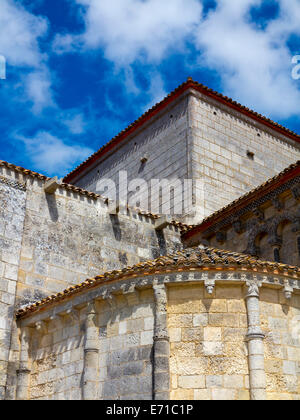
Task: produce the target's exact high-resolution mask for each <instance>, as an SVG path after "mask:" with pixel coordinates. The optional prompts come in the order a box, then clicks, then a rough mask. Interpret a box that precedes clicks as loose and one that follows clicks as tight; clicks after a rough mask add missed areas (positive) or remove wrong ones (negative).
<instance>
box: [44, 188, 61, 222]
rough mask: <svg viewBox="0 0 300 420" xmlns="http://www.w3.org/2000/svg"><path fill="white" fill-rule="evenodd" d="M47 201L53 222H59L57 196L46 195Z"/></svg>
mask: <svg viewBox="0 0 300 420" xmlns="http://www.w3.org/2000/svg"><path fill="white" fill-rule="evenodd" d="M46 201H47V204H48V210H49V215H50V217H51V220H52V222H57V221H58V218H59V215H58V208H57V203H56V198H55V195H54V194H46Z"/></svg>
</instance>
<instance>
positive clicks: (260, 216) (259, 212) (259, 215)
mask: <svg viewBox="0 0 300 420" xmlns="http://www.w3.org/2000/svg"><path fill="white" fill-rule="evenodd" d="M252 212H253V214H254V216H256V217H257V218H258V220H259V221H260V222H262V221H263V220H264V219H265V214H264V212H263V211H262V210H261V209H260V208H258V207H257V208H254V209H253V210H252Z"/></svg>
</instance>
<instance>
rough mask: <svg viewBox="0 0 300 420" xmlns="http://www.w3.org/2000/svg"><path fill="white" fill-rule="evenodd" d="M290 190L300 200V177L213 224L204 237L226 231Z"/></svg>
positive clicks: (204, 233)
mask: <svg viewBox="0 0 300 420" xmlns="http://www.w3.org/2000/svg"><path fill="white" fill-rule="evenodd" d="M288 190H291V192H292V194H293V196H294V198H295V199H296V200H299V199H300V176H298V177H296V178H293V179H291V180H290V181H288V182H286V183H284V184H283V185H281V186H280V187H278V188H276V190H274V191H272V192H270V193H268V194H266V195H264V196H263V197H261V198H259V199H257V200H253V201H252V202H251V203H249V204H248V205H246V206H245V207H243V208H240V209H239V210H237V211H235V212H234V214H232V215H230V216H228V217H224V218H223V219H222V220H220V221H219V222H217V223H215V224H213V225H212V226H210V227H209V228H208V229H207V230H206V231H205V232H203V234H202V235H203V237H208V236H210V235H211V234H212V233H216V232H218V231H220V230H222V229H224V228H225V227H228V226H229V225H233V223H234V221H235V220H237V219H240V218H241V217H242V216H244V215H246V214H247V213H249V212H254V211H255V210H257V209H258V208H259V207H260V206H262V205H264V204H265V203H266V202H267V201H272V200H273V199H276V197H278V196H279V195H280V194H282V193H284V192H287V191H288Z"/></svg>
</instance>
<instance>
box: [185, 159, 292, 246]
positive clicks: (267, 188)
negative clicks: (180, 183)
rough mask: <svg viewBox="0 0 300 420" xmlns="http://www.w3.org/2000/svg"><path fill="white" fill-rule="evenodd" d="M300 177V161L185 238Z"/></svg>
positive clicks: (203, 223) (190, 230)
mask: <svg viewBox="0 0 300 420" xmlns="http://www.w3.org/2000/svg"><path fill="white" fill-rule="evenodd" d="M299 175H300V160H299V161H298V162H296V163H294V164H292V165H290V166H289V167H288V168H286V169H284V170H283V171H282V172H280V173H279V174H278V175H276V176H274V177H273V178H271V179H269V180H268V181H266V182H265V183H263V184H262V185H259V186H258V187H257V188H254V189H253V190H251V191H249V192H248V193H247V194H245V195H243V196H241V197H240V198H238V199H236V200H235V201H233V202H231V203H230V204H228V205H227V206H225V207H223V208H221V209H220V210H218V211H216V212H215V213H213V214H211V215H210V216H208V217H206V218H205V219H204V220H203V221H202V222H201V223H200V224H198V225H194V226H190V227H189V228H188V229H186V230H185V231H184V232H183V236H184V238H185V239H187V237H191V236H193V235H194V234H196V233H198V232H201V231H203V230H205V229H207V228H208V227H209V226H211V225H212V224H213V223H216V222H217V221H218V220H219V219H220V218H222V219H224V218H225V217H226V216H228V214H232V213H233V212H234V211H236V210H237V209H238V208H241V207H246V206H247V205H248V204H249V202H251V201H254V200H257V199H258V198H260V197H263V196H265V195H266V194H268V193H269V192H271V191H273V190H275V189H276V188H278V187H279V186H280V185H282V184H284V183H285V182H287V181H289V180H290V179H293V178H296V177H297V176H299Z"/></svg>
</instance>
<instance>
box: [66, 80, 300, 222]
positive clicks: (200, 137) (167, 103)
mask: <svg viewBox="0 0 300 420" xmlns="http://www.w3.org/2000/svg"><path fill="white" fill-rule="evenodd" d="M299 141H300V136H299V135H297V134H295V133H292V132H291V131H289V130H287V129H286V128H284V127H281V126H279V125H278V124H276V123H274V122H273V121H271V120H268V119H267V118H265V117H263V116H261V115H259V114H257V113H255V112H253V111H251V110H249V109H247V108H245V107H243V106H242V105H240V104H238V103H236V102H234V101H232V100H231V99H229V98H227V97H224V96H222V95H220V94H218V93H217V92H213V91H212V90H210V89H208V88H206V87H205V86H203V85H201V84H199V83H196V82H194V81H192V80H191V79H188V81H187V82H185V83H184V84H183V85H181V86H179V87H178V88H177V89H176V90H175V91H174V92H172V93H171V94H170V95H169V96H168V97H167V98H165V99H164V100H163V101H162V102H160V103H159V104H157V105H155V106H154V107H153V108H152V109H151V110H150V111H148V112H147V113H146V114H144V115H143V116H142V117H140V118H139V119H138V120H137V121H136V122H134V123H133V124H132V125H131V126H129V127H128V128H127V129H126V130H124V131H122V132H121V133H120V134H119V135H117V136H116V137H115V138H114V139H112V140H111V141H110V142H109V143H108V144H107V145H105V146H104V147H102V148H101V149H100V150H99V151H98V152H96V153H95V154H94V155H93V156H91V157H90V158H89V159H88V160H87V161H86V162H84V163H83V164H81V165H80V166H79V167H78V168H77V169H75V170H74V171H73V172H72V173H71V174H69V175H68V176H66V178H65V181H66V182H68V183H72V184H74V185H78V186H79V187H81V188H84V189H87V190H89V191H96V190H97V182H98V181H99V180H100V179H103V178H108V179H110V180H113V181H114V182H115V183H116V185H117V186H119V174H120V171H127V176H128V182H130V181H131V180H133V179H137V178H142V179H143V180H144V181H146V183H147V185H148V191H147V193H149V191H151V186H150V183H151V180H153V179H155V180H159V181H162V180H163V179H168V180H173V179H179V180H181V181H183V180H184V179H189V180H193V189H192V192H190V191H187V195H189V194H190V195H192V197H189V198H190V199H191V203H192V204H193V206H191V205H190V202H189V203H188V205H187V206H185V205H183V206H182V212H181V213H180V214H179V216H181V220H182V221H184V222H188V223H195V222H199V221H201V220H202V219H203V218H204V217H206V216H208V215H210V214H211V213H213V212H214V211H216V210H219V209H220V208H222V207H223V206H225V205H227V204H228V203H230V202H231V201H233V200H235V199H236V198H238V197H240V196H241V195H243V194H244V193H246V192H248V191H249V190H251V189H253V188H254V187H257V186H258V185H260V184H262V183H263V182H265V181H266V180H267V179H269V178H271V177H272V176H274V175H276V174H277V173H279V172H280V171H282V170H283V169H284V168H286V167H287V166H289V165H290V164H292V163H294V162H295V161H296V160H297V159H299V157H300V145H299ZM182 184H183V182H182ZM124 188H125V187H124V185H122V186H121V187H120V190H121V192H122V191H123V190H124ZM101 192H102V191H101ZM108 195H109V191H108ZM141 195H142V193H141ZM162 195H163V196H162V197H161V202H160V203H159V204H160V205H158V203H157V202H156V197H153V200H154V203H152V207H153V205H154V208H151V206H150V204H149V209H148V210H149V211H151V210H152V211H153V212H154V213H164V211H162V204H163V203H164V200H168V199H169V197H166V196H167V194H162ZM175 195H176V193H175ZM184 199H185V197H184V195H183V194H182V201H184ZM153 200H152V201H153ZM144 203H145V201H144ZM142 207H144V206H142ZM170 207H171V213H172V214H176V215H177V216H178V212H176V209H175V208H174V206H173V205H172V203H171V206H170ZM158 210H159V211H158Z"/></svg>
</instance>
